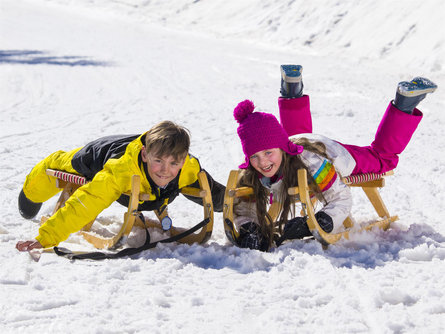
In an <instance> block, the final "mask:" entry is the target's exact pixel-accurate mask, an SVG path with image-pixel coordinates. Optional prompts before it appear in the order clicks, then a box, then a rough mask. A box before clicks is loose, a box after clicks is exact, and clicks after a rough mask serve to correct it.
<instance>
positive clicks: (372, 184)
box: [223, 169, 398, 246]
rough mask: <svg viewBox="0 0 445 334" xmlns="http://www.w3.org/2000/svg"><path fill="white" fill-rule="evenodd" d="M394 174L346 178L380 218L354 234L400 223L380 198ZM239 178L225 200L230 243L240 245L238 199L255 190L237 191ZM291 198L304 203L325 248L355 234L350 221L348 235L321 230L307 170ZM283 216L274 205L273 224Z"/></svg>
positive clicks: (309, 221) (234, 175) (230, 182)
mask: <svg viewBox="0 0 445 334" xmlns="http://www.w3.org/2000/svg"><path fill="white" fill-rule="evenodd" d="M392 174H393V171H390V172H386V173H383V174H374V173H368V174H361V175H353V176H350V177H347V178H343V179H342V181H343V182H344V183H345V184H347V185H348V186H350V187H361V188H362V189H363V191H364V192H365V194H366V196H367V197H368V199H369V201H370V202H371V204H372V206H373V207H374V209H375V211H376V212H377V214H378V215H379V217H380V219H378V220H376V221H374V222H371V223H369V224H367V225H366V226H364V227H362V228H360V229H358V230H354V232H360V231H363V230H371V229H372V228H374V227H379V228H381V229H383V230H386V229H388V228H389V226H390V224H391V223H392V222H394V221H396V220H397V219H398V217H397V216H391V215H390V214H389V211H388V209H387V208H386V206H385V203H384V202H383V199H382V197H381V196H380V193H379V190H378V188H382V187H384V185H385V179H384V177H385V176H387V175H392ZM238 178H239V171H237V170H233V171H231V172H230V175H229V180H228V182H227V188H226V193H225V196H224V211H223V217H224V230H225V233H226V235H227V237H228V239H229V240H230V241H231V242H232V243H234V244H237V242H236V240H237V239H238V237H239V231H237V230H236V228H235V226H234V224H233V219H234V214H233V202H234V199H235V198H237V197H246V196H251V195H253V189H252V188H250V187H236V185H237V182H238ZM288 194H289V195H290V196H292V197H293V199H294V202H297V203H298V202H300V203H301V207H302V210H301V211H302V215H303V216H306V217H307V224H308V227H309V229H310V231H311V233H312V234H313V236H314V238H315V239H317V240H318V241H319V242H321V243H322V244H323V245H324V246H327V245H329V244H334V243H336V242H337V241H338V240H340V239H342V238H345V239H349V234H350V233H351V232H352V227H353V221H352V219H351V218H350V217H348V218H346V220H345V221H344V222H343V225H344V227H345V231H343V232H340V233H326V232H325V231H323V229H321V227H320V225H319V224H318V222H317V220H316V219H315V210H314V205H315V203H316V202H317V200H316V199H315V197H314V198H312V199H311V197H310V194H309V187H308V182H307V172H306V170H305V169H299V170H298V186H297V187H292V188H289V189H288ZM280 212H281V204H280V203H278V202H274V203H273V204H272V205H270V207H269V210H268V213H269V215H270V216H271V218H272V221H274V222H276V220H277V219H278V217H279V214H280Z"/></svg>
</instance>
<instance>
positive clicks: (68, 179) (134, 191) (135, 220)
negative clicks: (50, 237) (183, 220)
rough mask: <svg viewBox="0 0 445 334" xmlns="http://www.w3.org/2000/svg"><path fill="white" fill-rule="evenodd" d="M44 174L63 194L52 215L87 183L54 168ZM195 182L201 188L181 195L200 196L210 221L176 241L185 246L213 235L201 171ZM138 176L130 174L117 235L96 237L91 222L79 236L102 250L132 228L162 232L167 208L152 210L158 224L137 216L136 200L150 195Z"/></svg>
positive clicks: (184, 190) (177, 231)
mask: <svg viewBox="0 0 445 334" xmlns="http://www.w3.org/2000/svg"><path fill="white" fill-rule="evenodd" d="M46 173H47V174H48V175H49V176H51V177H55V178H56V185H57V187H58V188H60V189H62V192H61V194H60V196H59V199H58V201H57V203H56V206H55V208H54V210H53V213H52V214H54V213H55V212H57V210H59V209H60V208H61V207H63V206H64V204H65V202H66V200H67V199H68V198H69V197H70V196H71V195H72V194H73V193H74V192H75V191H76V190H77V189H78V188H79V187H81V186H82V185H84V184H86V183H88V180H87V179H86V178H85V177H83V176H81V175H75V174H71V173H67V172H63V171H58V170H53V169H47V170H46ZM198 182H199V186H200V188H199V189H198V188H192V187H184V188H182V189H181V193H182V194H185V195H188V196H193V197H199V198H202V201H203V207H204V219H209V223H207V224H206V225H205V226H204V227H202V229H201V231H199V232H197V233H191V234H189V235H187V236H185V237H183V238H181V239H179V240H178V242H181V243H187V244H193V243H195V242H197V243H204V242H206V241H207V240H208V239H209V238H210V236H211V235H212V230H213V203H212V195H211V192H210V186H209V182H208V180H207V176H206V174H205V172H203V171H201V172H200V173H199V174H198ZM140 183H141V182H140V176H139V175H133V176H132V179H131V192H130V193H126V195H128V196H129V197H130V200H129V204H128V208H127V211H126V212H125V214H124V219H123V223H122V227H121V229H120V230H119V232H118V233H117V234H116V235H115V236H113V237H110V238H105V237H102V236H99V235H97V234H94V233H92V232H90V229H91V226H92V225H93V223H94V220H93V221H91V222H89V223H88V224H86V225H85V226H84V227H83V229H82V230H81V231H80V233H81V235H82V236H83V237H84V238H85V240H87V241H88V242H90V243H91V244H93V245H94V246H95V247H96V248H99V249H103V248H113V247H115V246H116V245H117V243H118V242H119V241H121V243H122V242H125V240H126V238H127V237H128V235H129V234H130V232H131V230H132V228H133V226H139V227H143V228H149V227H151V228H157V229H160V230H164V229H163V228H162V224H161V221H162V219H164V218H165V217H166V216H167V214H168V211H167V207H164V208H163V210H162V212H160V211H158V210H155V211H154V212H155V214H156V216H157V218H158V220H159V222H157V221H154V220H145V219H143V216H142V215H140V212H139V211H138V206H139V201H145V200H148V199H149V194H145V193H141V192H140ZM47 219H48V217H45V216H43V217H42V218H41V223H44V222H45V221H46V220H47ZM186 230H187V229H186V228H180V227H175V226H172V227H171V228H170V230H169V232H170V235H171V236H175V235H178V234H180V233H182V232H184V231H186Z"/></svg>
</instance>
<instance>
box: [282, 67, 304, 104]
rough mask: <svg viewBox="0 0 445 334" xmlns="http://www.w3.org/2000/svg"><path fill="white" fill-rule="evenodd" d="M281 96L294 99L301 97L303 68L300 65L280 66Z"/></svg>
mask: <svg viewBox="0 0 445 334" xmlns="http://www.w3.org/2000/svg"><path fill="white" fill-rule="evenodd" d="M280 69H281V90H280V93H281V96H282V97H285V98H288V99H295V98H297V97H301V96H303V76H302V73H303V67H302V66H301V65H281V66H280Z"/></svg>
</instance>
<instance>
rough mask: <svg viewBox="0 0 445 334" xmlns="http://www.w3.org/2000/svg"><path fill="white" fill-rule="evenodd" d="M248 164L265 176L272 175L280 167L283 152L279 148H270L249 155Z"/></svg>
mask: <svg viewBox="0 0 445 334" xmlns="http://www.w3.org/2000/svg"><path fill="white" fill-rule="evenodd" d="M249 160H250V164H251V165H252V167H253V168H255V169H256V170H257V171H258V172H260V173H261V174H262V175H264V176H266V177H272V176H274V175H275V174H276V173H277V172H278V169H280V166H281V162H282V161H283V152H282V151H281V149H279V148H271V149H268V150H263V151H259V152H257V153H255V154H254V155H252V156H251V157H250V159H249Z"/></svg>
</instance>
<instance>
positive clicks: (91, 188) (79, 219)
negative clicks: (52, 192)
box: [24, 134, 201, 247]
mask: <svg viewBox="0 0 445 334" xmlns="http://www.w3.org/2000/svg"><path fill="white" fill-rule="evenodd" d="M143 136H144V134H143V135H141V136H139V137H138V138H137V139H135V140H133V141H131V142H130V143H129V144H128V146H127V147H126V150H125V153H124V154H123V155H122V156H121V157H120V158H110V159H108V160H107V161H106V163H105V165H104V167H103V169H102V170H101V171H99V172H98V173H97V174H96V175H95V176H94V178H93V179H92V180H91V182H89V183H88V184H86V185H84V186H82V187H80V188H79V189H77V190H76V191H75V192H74V194H73V195H72V196H71V197H70V198H69V199H68V200H67V201H66V204H65V206H64V207H63V208H61V209H59V210H58V211H57V212H56V213H55V214H54V215H53V216H51V217H50V218H49V219H48V220H47V221H46V222H45V223H44V224H43V225H42V226H41V227H40V229H39V235H38V236H37V238H36V239H37V240H38V241H39V242H40V243H41V244H42V246H43V247H52V246H56V245H58V244H59V243H60V242H62V241H64V240H65V239H67V238H68V237H69V235H70V234H71V233H74V232H77V231H79V230H80V229H82V227H84V226H85V225H86V224H88V223H89V222H90V221H92V220H94V219H95V218H96V217H97V216H98V215H99V213H100V212H102V211H103V210H104V209H105V208H107V207H108V206H110V205H111V203H113V202H114V201H116V200H117V199H118V198H119V197H120V196H121V195H122V194H123V193H125V192H130V191H131V177H132V176H133V175H140V176H141V192H143V193H147V194H150V200H149V201H151V200H153V201H154V200H156V196H155V194H154V193H153V191H152V188H151V186H150V183H149V181H148V179H147V176H146V175H145V171H144V168H143V165H142V164H139V154H140V151H141V149H142V146H143V143H142V141H141V138H142V137H143ZM77 151H79V149H76V150H73V151H71V152H68V153H65V152H62V153H61V152H60V151H59V152H56V153H59V156H60V154H62V155H63V153H65V156H66V155H67V154H68V157H69V158H72V157H73V155H74V154H75V153H76V152H77ZM50 157H51V156H50ZM48 158H49V157H48ZM48 158H47V159H48ZM68 160H69V159H68ZM44 161H45V160H44ZM40 164H41V165H42V166H40V168H41V169H46V168H53V169H60V170H65V171H67V172H76V171H75V170H74V169H72V166H67V159H66V157H65V159H52V161H51V163H48V162H47V163H43V164H42V163H40ZM37 166H39V165H37ZM37 166H36V167H37ZM36 167H35V168H34V169H33V171H32V172H31V173H30V175H28V178H27V182H25V186H24V191H25V194H26V195H27V197H28V193H29V194H31V192H32V190H29V191H28V193H27V189H28V188H29V187H28V188H27V187H26V184H27V183H28V184H30V183H32V181H31V179H32V177H30V176H32V174H33V173H34V174H37V171H36V170H35V169H36ZM200 170H201V167H200V165H199V161H198V160H197V159H196V158H194V157H192V156H190V155H187V157H186V160H185V163H184V166H183V167H182V169H181V171H180V174H179V181H178V188H179V189H181V188H183V187H185V186H188V185H191V184H193V183H194V182H196V181H197V179H198V173H199V171H200ZM40 172H41V171H40ZM28 179H30V180H28ZM51 182H53V181H51ZM34 183H36V182H34ZM35 185H38V184H35ZM28 198H30V199H31V200H35V201H39V200H38V199H36V197H34V199H33V197H32V196H31V195H30V196H29V197H28ZM166 201H168V199H167V200H166Z"/></svg>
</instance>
